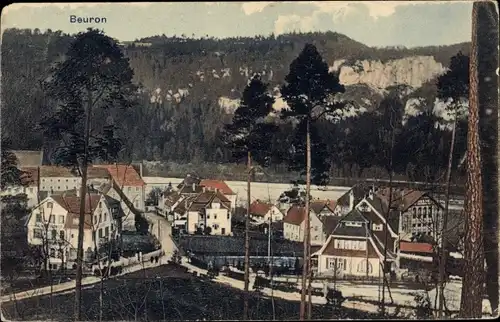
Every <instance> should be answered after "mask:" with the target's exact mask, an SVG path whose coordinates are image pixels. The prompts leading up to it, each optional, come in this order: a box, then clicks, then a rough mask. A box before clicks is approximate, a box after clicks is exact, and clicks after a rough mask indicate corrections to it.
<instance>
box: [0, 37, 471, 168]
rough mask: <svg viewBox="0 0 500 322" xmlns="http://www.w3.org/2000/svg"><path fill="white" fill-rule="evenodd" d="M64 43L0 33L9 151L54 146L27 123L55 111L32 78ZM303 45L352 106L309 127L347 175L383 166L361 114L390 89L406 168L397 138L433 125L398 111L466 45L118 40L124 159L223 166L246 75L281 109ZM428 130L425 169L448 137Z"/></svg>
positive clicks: (282, 143)
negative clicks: (396, 101)
mask: <svg viewBox="0 0 500 322" xmlns="http://www.w3.org/2000/svg"><path fill="white" fill-rule="evenodd" d="M71 40H72V36H70V35H67V34H63V33H62V32H60V31H56V32H54V31H50V30H48V31H46V32H40V31H39V30H36V29H35V30H18V29H8V30H6V31H5V32H4V33H3V35H2V62H1V63H2V67H1V68H2V124H1V125H2V131H3V134H4V135H7V136H8V137H9V138H10V139H11V140H12V144H13V147H14V148H16V149H38V148H41V147H45V148H48V149H49V150H50V147H51V146H53V145H54V144H57V142H44V140H43V138H42V135H41V131H39V129H38V128H37V127H38V124H39V123H40V121H41V119H42V117H43V115H47V114H49V113H50V112H51V111H53V109H54V108H55V104H54V103H53V102H50V101H49V100H48V99H47V98H46V97H45V95H44V92H43V90H42V88H41V81H43V80H44V79H46V78H47V77H48V76H49V74H50V72H49V69H50V67H51V66H53V64H54V63H55V62H58V61H60V60H62V59H64V57H63V55H64V53H65V51H66V49H67V47H68V45H69V43H70V42H71ZM306 43H313V44H315V45H316V47H317V48H318V51H319V52H320V53H321V55H322V56H323V58H324V59H325V60H326V61H327V63H328V65H329V66H331V69H332V70H336V71H338V72H339V73H340V74H341V77H340V79H341V82H342V81H343V80H344V83H345V84H346V93H345V94H344V97H345V98H346V99H349V100H351V101H353V104H354V105H353V107H352V108H351V110H350V111H349V113H346V114H345V115H344V120H343V121H341V122H337V123H332V122H330V121H327V120H325V121H324V122H323V123H322V124H321V128H320V129H319V130H320V131H321V132H320V133H321V136H323V137H324V142H325V143H326V147H327V150H328V152H329V155H330V158H331V159H330V160H329V161H330V163H331V164H332V166H333V167H332V169H343V170H344V171H347V172H346V173H344V175H355V174H361V172H362V170H364V169H368V168H370V167H381V166H383V165H381V164H377V162H378V161H377V160H374V159H373V154H370V153H369V152H368V151H372V150H376V149H377V147H376V142H373V141H371V138H372V137H373V136H374V133H375V132H376V128H377V123H376V122H378V121H380V119H379V118H377V116H376V115H377V113H363V112H376V111H377V109H378V108H379V104H380V102H381V101H382V100H383V98H384V97H385V96H387V95H388V94H389V93H390V92H393V91H399V92H400V93H401V97H402V106H401V111H400V112H401V114H402V115H404V118H405V120H406V123H405V124H406V125H405V131H403V132H404V133H401V135H402V136H401V141H400V142H403V140H404V141H408V140H410V141H409V142H410V143H411V144H413V146H410V147H408V145H407V144H403V143H401V144H400V145H401V148H402V149H403V148H405V149H406V152H404V153H403V151H402V154H401V155H402V156H401V157H400V159H401V162H400V164H399V166H398V167H397V168H398V172H400V173H408V171H410V170H411V171H410V172H412V171H414V170H412V167H414V163H415V162H413V155H412V151H416V150H420V148H421V147H419V146H417V145H418V144H419V141H418V140H415V139H414V138H408V139H406V138H405V137H404V135H407V136H408V135H410V134H412V133H413V134H414V133H415V131H416V129H418V131H426V132H423V133H428V131H429V130H428V129H425V130H424V128H425V126H428V125H429V124H431V123H432V122H433V121H432V120H431V119H428V120H424V121H425V122H431V123H429V124H426V125H425V126H424V125H422V122H424V121H422V117H420V118H419V117H416V116H417V115H416V114H415V112H412V113H413V114H414V115H413V114H412V113H409V112H408V109H415V108H417V109H420V111H423V110H428V109H431V110H432V109H433V108H434V102H435V98H436V87H435V77H436V75H439V73H442V71H443V70H445V67H447V66H448V64H449V61H450V58H451V57H452V56H453V55H456V54H457V53H458V52H459V51H462V52H463V53H464V54H468V52H469V46H470V44H469V43H463V44H457V45H452V46H443V47H422V48H412V49H406V48H372V47H368V46H365V45H363V44H361V43H359V42H356V41H354V40H352V39H350V38H348V37H347V36H345V35H342V34H338V33H334V32H327V33H307V34H287V35H280V36H277V37H275V36H270V37H262V36H256V37H254V38H228V39H214V38H208V36H207V37H206V38H202V39H190V38H187V37H185V36H179V37H175V36H174V37H166V36H154V37H150V38H146V39H140V40H137V41H136V42H132V43H127V44H122V49H123V51H124V53H125V55H126V56H127V57H128V58H129V59H130V65H131V67H132V69H133V71H134V73H135V76H134V79H135V81H136V83H137V85H138V86H139V94H138V103H137V106H136V107H135V108H134V109H133V110H129V111H127V112H124V113H123V114H121V115H115V116H114V119H115V122H116V123H119V124H118V125H119V126H120V127H121V129H122V134H121V135H122V136H123V138H124V139H125V141H126V145H127V151H126V153H124V156H123V158H124V161H126V160H130V159H133V160H143V159H144V160H157V161H171V162H178V163H187V162H191V163H201V162H217V163H227V162H228V161H229V153H228V151H227V149H226V148H225V147H224V146H223V144H222V142H221V139H220V133H221V129H222V126H223V124H224V123H225V122H230V120H231V115H230V113H231V111H232V110H234V108H235V107H236V105H237V103H238V99H239V98H240V96H241V92H242V91H243V89H244V87H245V86H246V85H247V81H248V78H249V77H250V76H251V75H252V74H253V73H256V72H258V73H261V75H262V76H263V80H264V81H266V82H268V83H269V84H270V86H269V88H270V90H272V91H273V93H274V94H275V96H276V97H277V99H276V109H279V108H281V107H282V106H280V104H282V101H280V99H279V86H280V85H281V84H282V83H283V79H284V76H285V75H286V74H287V73H288V67H289V64H290V62H291V61H292V60H293V59H294V58H295V57H296V56H297V55H298V53H299V52H300V51H301V50H302V48H303V47H304V45H305V44H306ZM363 70H364V71H363ZM429 70H431V72H429ZM401 75H403V76H401ZM405 75H410V76H408V77H406V76H405ZM420 85H421V86H420ZM422 99H423V100H422ZM410 100H413V101H410ZM422 101H424V103H422ZM409 102H417V103H418V104H409ZM409 105H411V106H410V107H408V106H409ZM415 106H416V107H415ZM417 114H418V113H417ZM431 114H432V113H431ZM412 117H413V119H412ZM425 122H424V123H425ZM364 124H366V126H365V125H364ZM289 127H290V125H289V124H282V125H281V127H280V132H279V133H278V134H277V135H276V137H275V139H274V141H273V142H270V143H269V144H271V145H273V146H274V147H275V150H276V151H277V155H279V156H283V155H286V154H287V150H286V149H287V144H286V142H290V140H291V139H292V138H291V137H290V133H291V132H292V131H290V128H289ZM359 129H361V130H360V131H358V130H359ZM461 129H462V128H460V127H459V137H458V145H459V147H458V148H457V149H456V154H457V158H456V159H457V160H458V159H460V157H461V155H462V154H463V151H464V150H463V148H462V147H460V145H461V144H462V143H463V141H464V136H463V135H464V131H463V130H461ZM370 131H372V132H370ZM373 131H375V132H373ZM436 131H438V132H436V133H432V136H433V137H432V139H431V141H432V142H430V143H429V144H431V145H433V146H435V147H436V150H435V151H436V153H437V154H436V159H437V162H434V163H433V164H428V166H429V167H435V168H440V167H441V166H442V165H444V163H445V162H444V160H445V159H446V157H447V154H446V152H445V151H447V149H448V145H449V143H448V142H449V134H448V132H447V131H446V130H436ZM352 133H355V135H354V134H352ZM419 133H420V132H419ZM412 149H413V150H412ZM433 151H434V150H433ZM279 159H280V158H278V157H277V158H276V160H274V161H275V162H274V164H273V165H274V166H278V165H279V163H280V160H279ZM403 159H404V160H403ZM441 159H442V161H441ZM408 175H410V174H408Z"/></svg>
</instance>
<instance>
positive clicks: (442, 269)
mask: <svg viewBox="0 0 500 322" xmlns="http://www.w3.org/2000/svg"><path fill="white" fill-rule="evenodd" d="M457 108H459V106H458V104H457V102H455V106H454V109H455V112H454V113H455V115H454V118H453V128H452V131H451V144H450V155H449V156H448V168H447V170H446V187H445V199H444V213H443V224H442V225H441V227H439V226H440V225H439V222H440V218H438V219H437V220H438V222H437V225H436V226H437V227H438V231H440V237H441V240H440V242H441V243H440V245H439V257H438V258H439V292H438V293H439V307H438V317H442V316H443V308H444V301H445V299H444V286H445V284H446V262H447V259H446V248H447V245H446V238H447V237H446V236H445V233H446V230H447V229H448V210H449V205H450V184H451V168H452V166H453V151H454V148H455V135H456V128H457V110H456V109H457Z"/></svg>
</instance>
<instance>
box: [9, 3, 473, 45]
mask: <svg viewBox="0 0 500 322" xmlns="http://www.w3.org/2000/svg"><path fill="white" fill-rule="evenodd" d="M471 14H472V2H470V1H369V2H368V1H367V2H364V1H351V2H347V1H297V2H183V3H179V2H177V3H175V2H163V3H147V2H146V3H142V2H141V3H139V2H136V3H134V2H131V3H80V4H79V3H47V4H43V3H36V4H24V3H17V4H11V5H9V6H7V7H4V9H3V10H2V16H1V28H2V30H5V29H6V28H13V27H15V28H30V29H34V28H38V29H40V30H42V31H43V30H46V29H52V30H53V31H55V30H62V31H63V32H67V33H71V34H73V33H77V32H79V31H83V30H86V29H87V28H89V27H94V28H99V29H102V30H104V32H105V33H106V34H107V35H109V36H111V37H113V38H116V39H119V40H120V41H130V40H134V39H140V38H143V37H148V36H153V35H161V34H165V35H167V36H172V35H177V36H180V35H182V34H184V35H186V36H189V37H191V36H192V35H194V36H195V37H201V36H205V35H208V36H213V37H217V38H224V37H234V36H255V35H269V34H271V33H274V34H275V35H278V34H283V33H287V32H291V31H297V32H299V31H301V32H309V31H335V32H339V33H342V34H345V35H347V36H348V37H351V38H353V39H354V40H356V41H359V42H361V43H364V44H366V45H369V46H398V45H402V46H406V47H415V46H428V45H450V44H455V43H460V42H465V41H470V38H471ZM71 15H75V16H78V17H100V18H103V17H104V18H106V23H104V24H102V23H101V24H76V23H71V22H70V16H71Z"/></svg>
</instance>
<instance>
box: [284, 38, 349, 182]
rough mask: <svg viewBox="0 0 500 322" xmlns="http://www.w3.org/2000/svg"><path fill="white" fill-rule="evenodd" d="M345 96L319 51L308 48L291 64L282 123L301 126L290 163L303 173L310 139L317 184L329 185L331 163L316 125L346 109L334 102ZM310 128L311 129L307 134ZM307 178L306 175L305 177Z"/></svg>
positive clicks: (341, 104)
mask: <svg viewBox="0 0 500 322" xmlns="http://www.w3.org/2000/svg"><path fill="white" fill-rule="evenodd" d="M343 92H345V88H344V86H343V85H341V84H340V82H339V77H338V75H337V74H334V73H330V72H329V71H328V64H327V63H326V62H325V61H323V58H322V57H321V55H320V53H319V52H318V50H317V48H316V47H315V46H314V45H312V44H306V45H305V47H304V49H303V50H302V52H301V53H300V54H299V56H298V57H297V58H296V59H295V60H294V61H293V62H292V63H291V64H290V72H289V73H288V75H287V76H286V77H285V85H283V86H282V87H281V96H282V97H283V99H284V100H285V101H286V103H287V105H288V107H287V108H284V109H283V110H282V111H281V116H282V118H283V119H291V120H293V121H295V122H298V126H297V127H296V133H297V134H296V139H295V140H294V142H293V143H292V146H291V151H290V154H291V158H290V159H289V160H287V161H288V162H289V164H290V165H293V166H292V169H294V170H296V169H297V167H300V168H302V169H304V168H305V165H306V153H305V152H306V149H305V144H304V141H305V140H304V138H305V136H306V134H310V137H311V149H312V151H313V152H312V153H311V155H314V156H315V157H314V158H311V175H312V182H313V183H315V184H326V183H327V179H328V172H329V167H330V163H329V162H328V158H327V154H325V153H324V151H325V150H326V149H325V145H324V144H322V143H321V138H320V136H319V135H318V133H317V132H316V131H315V129H314V121H316V120H317V119H319V118H320V117H321V116H322V115H325V114H333V113H335V112H337V111H338V110H339V109H342V108H343V107H344V106H345V103H340V102H338V101H336V100H335V95H336V94H338V93H343ZM308 125H311V128H310V129H309V133H307V132H308V127H307V126H308ZM302 174H305V171H304V172H303V173H302Z"/></svg>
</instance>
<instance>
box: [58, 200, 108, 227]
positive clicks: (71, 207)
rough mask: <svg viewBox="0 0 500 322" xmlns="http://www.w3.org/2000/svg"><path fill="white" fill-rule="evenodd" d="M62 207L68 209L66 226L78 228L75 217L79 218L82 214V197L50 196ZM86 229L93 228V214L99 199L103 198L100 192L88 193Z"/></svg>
mask: <svg viewBox="0 0 500 322" xmlns="http://www.w3.org/2000/svg"><path fill="white" fill-rule="evenodd" d="M50 197H51V198H52V199H54V201H55V202H57V203H58V204H59V205H61V207H63V208H64V209H65V210H66V211H68V218H66V222H65V228H73V229H76V228H78V225H75V224H74V222H73V219H78V218H79V216H80V200H81V199H80V197H77V196H75V195H63V194H60V195H52V196H50ZM85 199H86V200H85V226H84V227H85V229H91V228H92V226H91V223H92V214H93V213H94V211H95V209H96V208H97V205H98V204H99V201H100V200H101V195H100V194H91V195H90V196H89V195H87V196H86V198H85Z"/></svg>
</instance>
